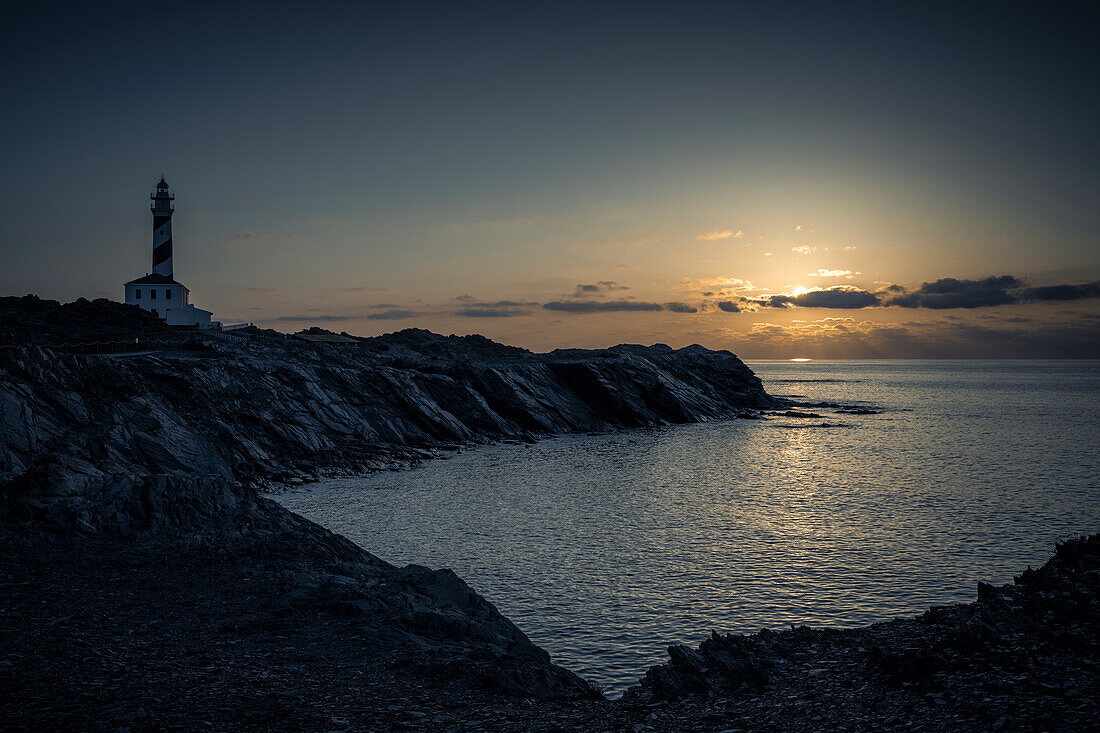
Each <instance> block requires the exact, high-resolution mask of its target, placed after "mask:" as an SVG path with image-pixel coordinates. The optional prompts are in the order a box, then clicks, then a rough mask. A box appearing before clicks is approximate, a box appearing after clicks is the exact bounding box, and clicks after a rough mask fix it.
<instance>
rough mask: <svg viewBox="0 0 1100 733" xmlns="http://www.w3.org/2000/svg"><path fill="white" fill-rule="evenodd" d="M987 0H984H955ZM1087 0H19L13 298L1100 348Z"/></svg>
mask: <svg viewBox="0 0 1100 733" xmlns="http://www.w3.org/2000/svg"><path fill="white" fill-rule="evenodd" d="M959 5H965V7H959ZM1096 20H1097V18H1096V15H1095V11H1085V10H1081V9H1080V8H1079V6H1078V4H1070V3H1065V4H1059V3H1042V4H1040V3H1011V2H997V3H988V4H983V3H966V4H958V3H951V4H946V3H945V4H935V3H919V4H918V3H914V4H911V5H906V4H884V3H874V4H872V3H866V4H844V3H839V4H833V3H829V4H826V3H782V2H779V3H737V2H724V3H692V2H677V3H646V2H630V3H599V2H586V3H568V2H555V3H538V4H536V3H502V4H462V3H415V2H414V3H384V4H373V3H325V2H313V3H293V4H280V3H263V4H259V3H254V4H253V3H243V2H241V3H175V4H171V3H146V4H139V3H108V4H102V5H101V4H72V5H66V4H65V3H60V4H50V5H42V6H41V7H38V6H37V5H36V4H29V3H28V4H18V6H17V4H11V3H9V4H5V5H4V6H3V8H2V9H0V74H2V76H0V78H2V81H3V88H4V90H5V102H6V103H5V105H4V109H5V111H4V114H3V115H0V160H2V161H3V165H2V166H0V263H2V267H0V294H2V295H24V294H27V293H35V294H38V295H39V296H41V297H44V298H52V299H57V300H61V301H70V300H73V299H76V298H79V297H86V298H97V297H107V298H112V299H116V300H121V299H122V283H124V282H126V281H127V280H130V279H133V278H136V277H140V276H141V275H144V274H145V273H147V272H149V271H150V269H151V262H150V257H151V215H150V213H149V210H148V204H149V202H148V195H149V193H150V191H151V190H152V189H153V187H154V185H155V184H156V182H157V180H158V179H159V177H160V176H161V175H162V174H163V175H164V176H165V177H166V179H167V181H168V183H169V184H170V185H171V187H172V192H173V193H174V194H175V195H176V207H177V209H176V214H175V217H174V219H173V230H174V264H175V276H176V279H177V280H179V281H181V282H183V283H184V284H185V285H187V286H188V287H189V288H190V289H191V302H193V303H195V304H196V305H198V306H200V307H203V308H207V309H209V310H212V311H214V313H215V316H214V317H215V319H219V320H221V321H223V322H225V323H232V322H241V321H248V322H253V323H256V324H257V325H259V326H263V327H266V328H277V329H279V330H282V331H296V330H299V329H302V328H306V327H310V326H320V327H323V328H327V329H330V330H334V331H345V332H348V333H352V334H356V335H365V336H369V335H375V334H379V333H385V332H389V331H395V330H399V329H402V328H409V327H416V328H427V329H431V330H433V331H437V332H442V333H458V334H466V333H481V334H484V335H486V336H489V337H491V338H494V339H496V340H499V341H503V342H506V343H510V344H514V345H517V346H523V347H527V348H532V349H537V350H547V349H553V348H558V347H572V346H581V347H603V346H610V345H612V344H615V343H622V342H629V343H645V344H650V343H657V342H660V343H667V344H669V345H671V346H674V347H680V346H686V345H689V344H692V343H699V344H703V345H704V346H708V347H711V348H725V349H730V350H732V351H734V352H735V353H737V354H738V355H740V356H742V357H746V358H756V359H765V358H779V359H784V358H794V357H806V358H953V357H996V358H1005V357H1094V358H1095V357H1100V338H1098V335H1100V246H1098V239H1097V233H1098V231H1100V201H1098V200H1097V198H1098V183H1100V155H1098V150H1100V145H1098V135H1097V131H1098V130H1100V114H1098V113H1100V103H1098V99H1097V89H1098V88H1100V87H1098V85H1097V84H1096V79H1097V77H1098V75H1097V71H1098V70H1100V69H1098V66H1100V65H1098V41H1097V37H1096V34H1095V32H1094V30H1095V28H1096V27H1097V25H1096Z"/></svg>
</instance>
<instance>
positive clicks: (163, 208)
mask: <svg viewBox="0 0 1100 733" xmlns="http://www.w3.org/2000/svg"><path fill="white" fill-rule="evenodd" d="M149 198H150V199H151V200H152V202H153V203H152V204H150V206H149V210H150V211H152V212H153V274H155V275H164V276H165V277H167V278H171V277H172V212H174V211H175V210H176V207H175V206H173V205H172V202H173V201H174V200H175V198H176V197H175V196H173V195H172V194H170V193H168V184H167V183H166V182H165V180H164V176H161V177H160V183H158V184H157V190H156V191H154V192H153V193H151V194H149Z"/></svg>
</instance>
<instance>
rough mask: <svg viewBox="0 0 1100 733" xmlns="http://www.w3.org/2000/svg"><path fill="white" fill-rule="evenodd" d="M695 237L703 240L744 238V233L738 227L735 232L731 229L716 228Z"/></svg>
mask: <svg viewBox="0 0 1100 733" xmlns="http://www.w3.org/2000/svg"><path fill="white" fill-rule="evenodd" d="M695 238H696V239H701V240H704V241H706V240H712V239H730V238H733V239H744V238H745V233H744V232H743V231H741V230H740V229H738V230H737V231H736V232H735V231H733V230H732V229H716V230H715V231H713V232H707V233H706V234H699V235H697V236H696V237H695Z"/></svg>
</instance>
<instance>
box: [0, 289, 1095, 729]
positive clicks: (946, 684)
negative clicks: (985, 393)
mask: <svg viewBox="0 0 1100 733" xmlns="http://www.w3.org/2000/svg"><path fill="white" fill-rule="evenodd" d="M81 339H83V340H84V341H88V340H95V341H100V342H119V343H121V342H125V343H129V342H130V341H135V344H134V349H133V350H131V353H126V352H122V353H114V354H109V355H94V354H93V355H87V354H71V353H67V352H68V351H71V350H73V349H72V348H70V347H71V344H72V342H74V341H79V340H81ZM116 351H117V349H116ZM787 407H788V405H787V404H785V403H782V402H781V401H778V400H775V399H773V398H771V397H769V396H768V395H767V394H766V393H765V392H764V390H763V388H762V386H761V384H760V382H759V380H758V379H756V377H755V376H753V374H752V372H751V371H750V370H749V369H748V368H747V367H745V365H744V364H743V363H742V362H741V361H740V360H738V359H737V358H736V357H735V356H734V355H732V354H730V353H728V352H715V351H709V350H707V349H703V348H701V347H689V348H687V349H680V350H672V349H669V348H667V347H660V346H656V347H637V346H622V347H616V348H613V349H607V350H601V351H580V350H569V351H557V352H552V353H550V354H532V353H530V352H527V351H524V350H522V349H515V348H511V347H506V346H501V345H499V344H495V343H493V342H491V341H488V340H487V339H483V338H481V337H462V338H459V337H443V336H437V335H435V334H430V333H427V332H423V331H405V332H400V333H397V334H390V335H388V336H384V337H378V338H376V339H355V338H352V337H340V336H337V335H333V334H327V333H319V332H316V333H313V334H309V333H307V334H303V335H302V337H301V338H295V339H285V338H283V337H282V335H279V334H274V333H271V332H261V331H255V330H253V331H251V332H248V333H246V334H244V335H242V336H222V337H215V336H210V335H201V334H191V335H185V336H182V337H181V336H180V334H178V333H173V332H169V331H167V329H166V328H165V327H163V326H162V325H161V324H160V322H159V321H157V320H156V319H155V318H152V317H150V316H148V314H145V313H143V312H141V311H139V310H138V309H136V308H131V307H127V306H120V305H118V304H113V303H109V302H107V301H96V302H94V303H88V302H87V301H78V302H77V303H74V304H70V305H67V306H61V305H59V304H56V303H51V302H49V301H39V300H38V299H35V298H21V299H14V298H7V299H0V430H2V432H0V730H5V729H38V730H43V729H45V730H50V729H60V728H63V727H65V728H76V729H80V730H112V731H117V730H164V729H180V730H196V729H203V730H205V729H212V730H255V729H269V730H345V729H360V730H386V729H402V728H404V729H410V730H421V729H425V730H478V729H493V730H631V731H641V730H792V731H794V730H798V731H801V730H841V729H847V730H880V729H904V730H1052V731H1053V730H1087V729H1089V726H1091V725H1092V724H1093V723H1092V721H1093V720H1095V719H1096V716H1097V714H1098V713H1100V710H1097V702H1096V701H1097V700H1098V699H1100V694H1098V693H1100V689H1098V682H1097V680H1098V675H1097V671H1098V670H1097V660H1098V649H1097V641H1096V640H1097V639H1098V638H1100V634H1098V633H1097V631H1098V629H1097V619H1098V618H1100V601H1098V577H1100V536H1094V537H1092V538H1088V539H1082V540H1078V541H1075V542H1072V543H1068V544H1065V545H1062V546H1061V547H1059V549H1058V553H1057V555H1056V556H1055V557H1054V559H1053V560H1052V561H1051V562H1050V563H1048V564H1047V565H1046V566H1044V567H1043V568H1042V569H1040V570H1038V571H1029V572H1027V573H1025V574H1024V575H1023V576H1021V578H1019V579H1018V581H1017V583H1016V584H1015V585H1014V586H1008V587H1006V588H1004V589H993V588H989V587H982V588H981V589H980V595H981V597H980V599H979V600H978V601H977V602H976V603H974V604H970V605H966V606H956V607H951V608H945V609H933V610H932V611H929V612H928V613H927V614H925V615H924V616H923V617H921V618H919V619H910V620H899V621H894V622H890V623H887V624H879V625H876V626H872V627H869V628H867V629H859V630H850V631H832V630H811V629H792V630H789V631H783V632H779V633H774V632H762V633H761V634H759V635H756V636H754V637H722V636H715V637H714V638H712V639H710V640H708V641H705V642H704V643H703V645H702V646H701V647H700V648H699V649H688V648H684V647H675V648H673V649H670V662H669V663H668V664H666V665H663V666H661V667H656V668H654V669H653V670H651V671H650V672H649V673H648V674H647V675H646V677H645V679H644V680H642V682H641V685H640V686H639V687H638V688H636V689H634V690H632V691H631V692H629V693H628V694H627V695H626V696H625V697H624V699H623V700H621V701H607V700H604V699H603V698H602V696H601V695H600V694H599V692H598V691H596V690H593V689H591V688H590V687H589V686H588V685H587V684H586V683H585V682H584V681H583V680H580V679H579V678H577V677H576V676H575V675H573V674H572V673H570V672H568V671H567V670H564V669H562V668H560V667H557V666H555V665H554V664H552V662H551V660H550V659H549V658H548V656H547V655H546V653H545V652H543V651H542V650H541V649H539V648H537V647H535V646H534V645H533V644H532V643H531V642H530V641H529V640H528V639H527V637H526V636H524V635H523V633H522V632H521V631H520V630H519V629H517V628H516V627H515V626H514V625H513V624H511V623H510V622H509V621H508V620H507V619H505V618H503V617H502V616H501V615H500V614H499V613H497V611H496V609H495V608H493V606H492V605H491V604H490V603H488V602H487V601H486V600H485V599H483V598H481V597H480V596H478V595H477V594H476V593H475V592H474V591H473V590H471V589H470V588H469V587H468V586H466V585H465V583H463V582H462V581H461V580H460V579H459V578H457V577H456V576H455V575H454V574H453V573H450V572H449V571H445V570H437V571H433V570H429V569H426V568H419V567H416V566H410V567H406V568H396V567H394V566H391V565H389V564H387V563H385V562H383V561H381V560H379V559H377V558H375V557H374V556H372V555H370V554H369V553H368V552H366V551H365V550H363V549H361V548H358V547H356V546H355V545H353V544H351V543H350V542H348V541H346V540H344V539H343V538H341V537H339V536H336V535H334V534H332V533H331V532H328V531H327V530H324V529H323V528H321V527H318V526H317V525H314V524H312V523H310V522H308V521H306V520H304V519H302V518H300V517H297V516H296V515H293V514H291V513H290V512H288V511H286V510H285V509H283V508H282V507H280V506H278V505H277V504H275V503H274V502H271V501H269V500H267V499H265V498H263V497H262V496H261V495H260V490H261V489H263V488H265V487H268V486H270V485H272V484H273V483H278V482H286V481H302V480H309V479H310V478H312V477H315V476H320V475H331V474H335V473H349V472H360V471H366V470H376V469H380V468H394V467H399V466H401V465H404V464H406V463H407V462H409V461H413V460H418V459H419V458H422V457H426V456H430V455H433V454H434V452H436V451H439V450H443V449H446V448H448V447H453V446H455V445H459V444H469V443H476V442H484V441H498V440H515V441H519V440H534V439H537V438H538V437H539V436H541V435H548V434H552V433H561V432H569V431H589V430H605V429H609V428H620V427H631V426H638V425H657V424H665V423H669V422H689V421H698V420H711V419H726V418H731V417H762V416H764V415H766V414H769V413H771V412H774V411H776V410H780V409H782V410H786V409H787ZM832 407H834V408H836V409H837V411H840V410H842V409H843V408H842V407H840V406H832Z"/></svg>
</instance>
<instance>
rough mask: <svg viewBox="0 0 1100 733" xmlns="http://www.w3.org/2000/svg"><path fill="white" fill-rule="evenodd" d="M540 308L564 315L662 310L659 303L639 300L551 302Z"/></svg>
mask: <svg viewBox="0 0 1100 733" xmlns="http://www.w3.org/2000/svg"><path fill="white" fill-rule="evenodd" d="M542 307H543V308H545V309H547V310H552V311H562V312H564V313H607V312H612V311H659V310H664V309H663V307H662V306H661V304H660V303H646V302H643V301H640V300H568V301H561V300H553V301H550V302H549V303H543V304H542Z"/></svg>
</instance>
